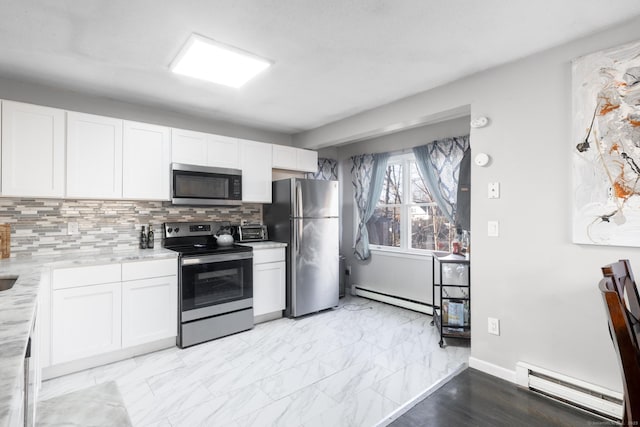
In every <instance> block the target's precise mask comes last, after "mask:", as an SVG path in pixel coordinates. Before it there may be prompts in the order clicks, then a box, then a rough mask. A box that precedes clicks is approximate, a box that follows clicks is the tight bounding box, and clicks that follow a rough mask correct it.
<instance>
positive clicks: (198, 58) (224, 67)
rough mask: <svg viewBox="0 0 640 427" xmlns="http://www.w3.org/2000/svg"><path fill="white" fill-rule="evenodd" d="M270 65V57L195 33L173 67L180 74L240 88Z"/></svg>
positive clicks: (175, 60) (172, 69)
mask: <svg viewBox="0 0 640 427" xmlns="http://www.w3.org/2000/svg"><path fill="white" fill-rule="evenodd" d="M270 66H271V62H270V61H267V60H266V59H263V58H260V57H258V56H256V55H253V54H251V53H248V52H245V51H243V50H241V49H237V48H234V47H231V46H227V45H224V44H221V43H218V42H215V41H213V40H210V39H207V38H206V37H202V36H200V35H197V34H191V36H190V37H189V40H187V43H185V45H184V46H183V47H182V49H181V50H180V53H178V56H177V57H176V59H174V60H173V62H172V63H171V67H170V68H171V71H173V72H174V73H177V74H182V75H185V76H189V77H194V78H196V79H201V80H206V81H209V82H213V83H218V84H222V85H225V86H231V87H235V88H239V87H241V86H242V85H244V84H245V83H246V82H248V81H249V80H251V79H252V78H253V77H255V76H256V75H257V74H259V73H260V72H262V71H264V70H265V69H267V68H269V67H270Z"/></svg>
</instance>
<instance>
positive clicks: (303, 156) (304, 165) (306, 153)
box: [296, 149, 318, 173]
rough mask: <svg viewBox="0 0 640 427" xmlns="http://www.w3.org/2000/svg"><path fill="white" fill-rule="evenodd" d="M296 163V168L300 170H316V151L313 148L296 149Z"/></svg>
mask: <svg viewBox="0 0 640 427" xmlns="http://www.w3.org/2000/svg"><path fill="white" fill-rule="evenodd" d="M296 165H297V167H298V170H300V171H302V172H313V173H315V172H317V171H318V152H317V151H313V150H301V149H298V150H297V151H296Z"/></svg>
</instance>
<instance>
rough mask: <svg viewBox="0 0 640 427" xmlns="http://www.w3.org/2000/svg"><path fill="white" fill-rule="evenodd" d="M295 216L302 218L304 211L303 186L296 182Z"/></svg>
mask: <svg viewBox="0 0 640 427" xmlns="http://www.w3.org/2000/svg"><path fill="white" fill-rule="evenodd" d="M295 212H296V213H295V215H296V216H297V217H298V218H302V214H303V212H304V210H303V209H302V185H301V184H300V181H296V210H295Z"/></svg>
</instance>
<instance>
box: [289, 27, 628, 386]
mask: <svg viewBox="0 0 640 427" xmlns="http://www.w3.org/2000/svg"><path fill="white" fill-rule="evenodd" d="M638 28H640V18H635V19H633V20H631V21H629V22H627V23H626V24H624V25H619V26H617V27H616V28H614V29H610V30H608V31H605V32H602V33H599V34H595V35H592V36H590V37H586V38H583V39H580V40H578V41H575V42H572V43H569V44H566V45H563V46H560V47H558V48H555V49H552V50H549V51H546V52H543V53H540V54H537V55H534V56H530V57H527V58H525V59H523V60H520V61H517V62H515V63H512V64H508V65H506V66H502V67H499V68H496V69H492V70H487V71H485V72H483V73H479V74H476V75H474V76H471V77H469V78H465V79H462V80H459V81H457V82H454V83H451V84H448V85H445V86H442V87H439V88H437V89H434V90H431V91H428V92H424V93H421V94H418V95H415V96H412V97H410V98H406V99H403V100H400V101H397V102H394V103H392V104H388V105H386V106H383V107H380V108H378V109H375V110H371V111H368V112H365V113H362V114H360V115H358V116H355V117H352V118H350V119H346V120H342V121H340V122H337V123H333V124H329V125H327V126H324V127H322V128H319V129H317V130H313V131H309V132H305V133H303V134H299V135H295V136H294V144H295V145H298V146H301V147H314V146H318V147H319V146H326V145H331V144H332V143H343V142H344V141H345V140H348V139H349V138H351V137H352V138H354V139H355V138H360V136H361V135H363V134H366V133H370V132H372V131H374V130H383V129H385V128H387V127H389V126H394V125H397V124H399V123H403V122H410V121H411V120H412V119H416V120H417V119H419V118H423V117H428V116H431V115H436V114H440V112H442V111H447V110H452V109H456V108H459V107H460V106H464V105H470V106H471V114H472V116H473V117H475V116H479V115H487V116H488V117H489V118H490V119H491V124H490V125H489V126H488V127H486V128H484V129H472V131H471V147H472V149H473V150H474V152H476V153H478V152H486V153H488V154H490V155H491V156H492V157H493V163H492V165H491V166H490V167H487V168H478V167H474V168H473V169H472V188H473V191H472V200H471V203H472V205H471V215H472V217H471V232H472V245H471V260H472V272H471V275H472V288H473V293H472V296H473V302H472V322H473V325H474V327H473V331H472V349H471V353H472V356H473V357H475V358H478V359H481V360H484V361H486V362H489V363H492V364H495V365H498V366H500V367H503V368H506V369H509V370H513V369H515V364H516V362H517V361H519V360H523V361H526V362H529V363H532V364H535V365H539V366H542V367H545V368H548V369H551V370H554V371H557V372H561V373H564V374H566V375H570V376H572V377H576V378H580V379H582V380H585V381H589V382H592V383H595V384H599V385H601V386H604V387H608V388H610V389H614V390H617V391H620V390H621V382H620V373H619V370H618V366H617V362H616V355H615V352H614V350H613V345H612V343H611V340H610V338H609V334H608V332H607V326H606V318H605V312H604V307H603V303H602V300H601V296H600V294H599V292H598V289H597V284H598V281H599V280H600V277H601V273H600V267H601V266H603V265H605V264H607V263H610V262H612V261H615V260H618V259H620V258H629V259H630V260H631V263H632V265H633V266H634V267H635V268H636V269H638V270H639V271H640V249H637V248H623V247H602V246H587V245H583V246H581V245H575V244H573V243H571V212H572V211H571V203H572V200H571V154H572V150H573V149H574V147H575V145H576V141H573V140H572V139H571V59H573V58H575V57H578V56H581V55H585V54H588V53H591V52H594V51H598V50H600V49H605V48H608V47H612V46H616V45H619V44H622V43H627V42H631V41H634V40H637V39H638V38H639V34H640V33H638ZM492 181H499V182H500V183H501V198H500V199H498V200H488V199H487V198H486V190H484V189H486V187H487V183H488V182H492ZM487 220H498V221H500V233H501V235H500V237H497V238H495V237H494V238H490V237H487V236H486V227H487ZM346 232H347V230H345V233H346ZM489 316H491V317H497V318H499V319H500V320H501V333H502V334H501V336H493V335H489V334H487V330H486V329H487V328H486V325H487V317H489Z"/></svg>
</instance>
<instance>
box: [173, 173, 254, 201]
mask: <svg viewBox="0 0 640 427" xmlns="http://www.w3.org/2000/svg"><path fill="white" fill-rule="evenodd" d="M171 202H172V203H173V204H174V205H240V204H242V171H241V170H239V169H225V168H212V167H205V166H195V165H185V164H182V163H172V164H171Z"/></svg>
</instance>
